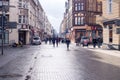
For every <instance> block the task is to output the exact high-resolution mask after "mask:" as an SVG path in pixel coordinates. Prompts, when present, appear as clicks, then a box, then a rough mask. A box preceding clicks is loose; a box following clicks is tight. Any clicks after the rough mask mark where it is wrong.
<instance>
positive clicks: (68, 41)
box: [66, 38, 70, 50]
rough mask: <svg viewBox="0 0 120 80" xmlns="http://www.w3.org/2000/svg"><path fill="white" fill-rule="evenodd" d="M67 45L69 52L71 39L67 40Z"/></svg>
mask: <svg viewBox="0 0 120 80" xmlns="http://www.w3.org/2000/svg"><path fill="white" fill-rule="evenodd" d="M66 45H67V50H69V45H70V39H69V38H66Z"/></svg>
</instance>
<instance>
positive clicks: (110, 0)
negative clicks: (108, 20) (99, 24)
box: [108, 0, 112, 13]
mask: <svg viewBox="0 0 120 80" xmlns="http://www.w3.org/2000/svg"><path fill="white" fill-rule="evenodd" d="M108 12H109V13H111V12H112V0H108Z"/></svg>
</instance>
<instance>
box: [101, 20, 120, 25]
mask: <svg viewBox="0 0 120 80" xmlns="http://www.w3.org/2000/svg"><path fill="white" fill-rule="evenodd" d="M109 24H116V25H117V26H120V19H114V20H107V21H104V22H103V25H109Z"/></svg>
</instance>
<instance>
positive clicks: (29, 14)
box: [0, 0, 46, 44]
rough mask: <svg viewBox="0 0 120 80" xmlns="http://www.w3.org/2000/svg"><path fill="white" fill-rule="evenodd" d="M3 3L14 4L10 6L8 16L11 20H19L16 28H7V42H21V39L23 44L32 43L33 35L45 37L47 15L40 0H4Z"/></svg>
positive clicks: (0, 2)
mask: <svg viewBox="0 0 120 80" xmlns="http://www.w3.org/2000/svg"><path fill="white" fill-rule="evenodd" d="M3 3H4V4H7V5H10V6H11V5H12V6H14V7H9V10H8V11H7V12H6V16H8V21H9V22H12V21H15V22H17V26H16V28H15V29H9V28H8V29H6V34H5V35H6V36H5V41H6V43H7V44H12V43H14V42H16V43H19V41H20V40H22V41H23V44H30V43H31V40H32V37H33V36H40V37H41V38H43V36H44V31H45V16H46V15H45V12H44V10H43V8H42V6H41V4H40V2H39V0H4V1H3ZM0 4H2V1H0ZM0 14H2V13H1V11H0Z"/></svg>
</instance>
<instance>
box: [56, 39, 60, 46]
mask: <svg viewBox="0 0 120 80" xmlns="http://www.w3.org/2000/svg"><path fill="white" fill-rule="evenodd" d="M58 43H59V38H58V37H56V46H57V47H58Z"/></svg>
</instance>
